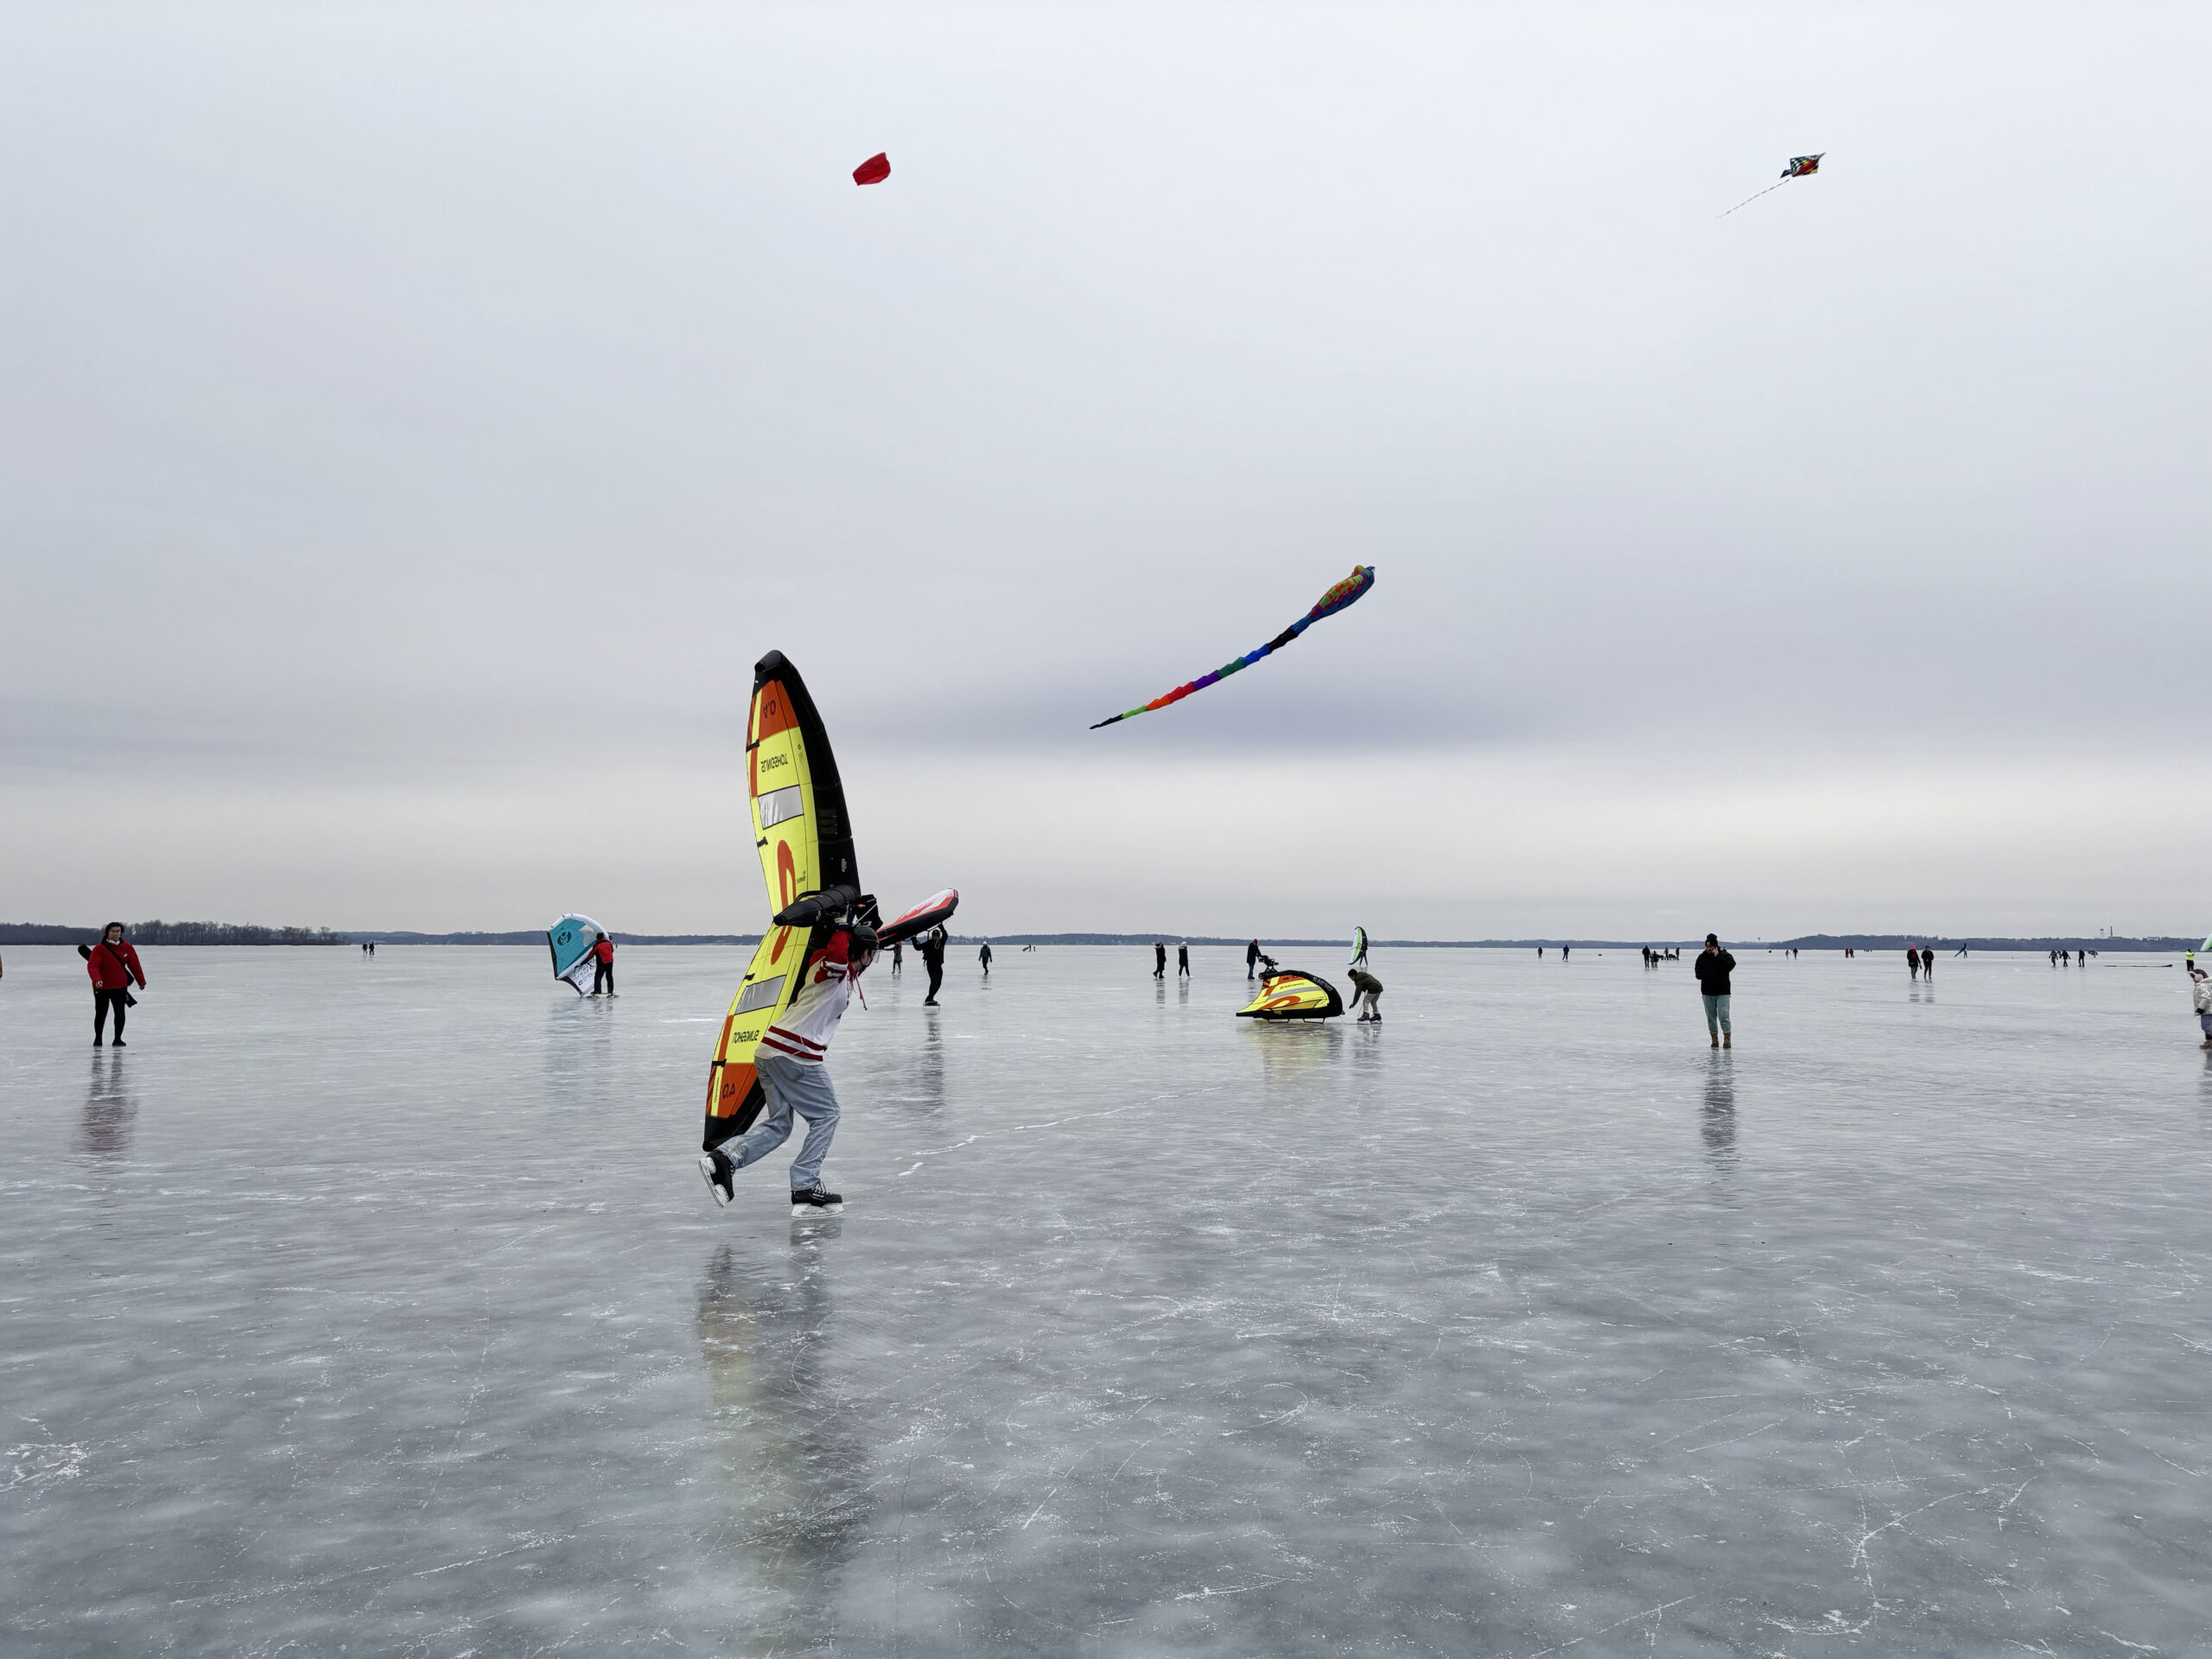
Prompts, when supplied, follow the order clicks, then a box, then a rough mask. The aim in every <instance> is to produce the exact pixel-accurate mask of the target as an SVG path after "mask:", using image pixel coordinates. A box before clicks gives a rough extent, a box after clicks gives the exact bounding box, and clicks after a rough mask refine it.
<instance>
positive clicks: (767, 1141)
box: [699, 921, 876, 1216]
mask: <svg viewBox="0 0 2212 1659" xmlns="http://www.w3.org/2000/svg"><path fill="white" fill-rule="evenodd" d="M875 952H876V938H875V930H874V928H873V927H871V926H869V925H868V924H867V923H866V922H861V921H853V922H844V923H840V924H838V925H836V926H834V927H832V928H831V929H830V930H829V937H828V938H827V939H826V940H824V941H823V944H822V946H821V948H820V949H819V950H817V952H816V953H815V955H814V957H812V958H811V959H810V961H809V962H808V963H807V964H806V970H805V975H804V980H803V982H802V984H801V987H800V989H799V992H798V995H796V996H794V997H793V998H792V999H791V1007H788V1008H786V1009H785V1010H784V1016H783V1018H782V1019H780V1020H777V1021H776V1023H775V1024H774V1025H772V1026H771V1027H768V1029H767V1030H766V1031H765V1032H763V1033H760V1047H759V1048H758V1049H757V1050H756V1051H755V1052H754V1054H753V1067H754V1069H755V1071H758V1072H759V1074H760V1086H761V1088H762V1089H763V1090H766V1093H767V1096H768V1106H767V1109H766V1111H764V1112H762V1113H761V1114H760V1122H757V1123H755V1124H754V1125H753V1127H752V1128H751V1129H749V1130H747V1132H746V1133H745V1134H743V1135H739V1136H737V1137H736V1138H735V1139H734V1140H732V1141H728V1143H727V1147H728V1150H725V1149H724V1147H715V1149H714V1150H713V1151H712V1152H709V1153H704V1154H701V1156H700V1159H699V1170H700V1173H702V1174H703V1175H704V1176H705V1177H706V1178H707V1185H709V1186H710V1187H712V1188H713V1189H714V1192H715V1203H716V1204H728V1202H729V1201H730V1199H731V1198H733V1197H734V1196H735V1194H734V1188H733V1186H732V1185H731V1180H730V1178H731V1177H732V1176H733V1175H734V1174H736V1173H737V1172H738V1171H739V1170H741V1169H743V1168H744V1167H745V1166H747V1164H755V1163H758V1162H760V1160H761V1159H763V1158H766V1156H767V1155H768V1154H770V1153H772V1152H773V1151H774V1150H775V1149H776V1148H777V1147H780V1146H782V1145H783V1144H784V1142H785V1141H788V1140H789V1139H790V1138H791V1119H792V1118H793V1117H794V1116H798V1117H803V1118H804V1119H805V1120H806V1141H805V1144H804V1145H803V1146H802V1147H800V1148H799V1153H798V1157H796V1158H794V1159H793V1160H791V1213H792V1214H793V1215H794V1216H799V1215H805V1214H811V1213H821V1214H829V1215H834V1214H836V1212H837V1211H841V1210H842V1209H843V1208H844V1207H845V1200H844V1199H843V1198H842V1196H840V1195H839V1194H837V1193H835V1192H829V1191H827V1190H826V1189H824V1188H823V1185H822V1160H823V1159H825V1158H827V1157H828V1156H829V1142H830V1141H832V1140H833V1139H835V1138H836V1133H837V1095H836V1090H833V1089H832V1088H830V1086H829V1072H828V1071H826V1070H825V1069H824V1068H823V1064H822V1063H823V1060H825V1059H827V1058H829V1039H831V1038H833V1037H835V1036H836V1034H837V1022H838V1021H839V1020H842V1019H843V1018H844V1017H845V1010H846V1008H847V1007H849V1006H850V1005H851V1002H852V1000H853V984H854V982H855V981H856V980H858V979H859V978H860V976H861V975H862V974H864V973H866V972H867V971H868V964H869V963H872V962H874V960H875Z"/></svg>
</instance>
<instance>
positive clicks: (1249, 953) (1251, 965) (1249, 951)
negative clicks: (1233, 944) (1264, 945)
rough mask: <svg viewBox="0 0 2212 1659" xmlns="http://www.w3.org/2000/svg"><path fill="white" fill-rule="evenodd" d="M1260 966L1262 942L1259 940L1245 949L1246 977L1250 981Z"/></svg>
mask: <svg viewBox="0 0 2212 1659" xmlns="http://www.w3.org/2000/svg"><path fill="white" fill-rule="evenodd" d="M1259 964H1260V942H1259V941H1258V940H1257V939H1255V940H1253V941H1252V943H1251V944H1248V945H1246V946H1245V947H1244V977H1245V978H1247V979H1249V978H1251V977H1252V976H1253V974H1254V972H1255V970H1256V969H1258V967H1259Z"/></svg>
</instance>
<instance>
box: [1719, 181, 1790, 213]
mask: <svg viewBox="0 0 2212 1659" xmlns="http://www.w3.org/2000/svg"><path fill="white" fill-rule="evenodd" d="M1787 183H1789V180H1788V179H1787V178H1781V179H1777V180H1776V181H1774V182H1773V183H1772V184H1770V185H1769V186H1767V188H1765V189H1764V190H1761V191H1758V193H1756V194H1752V195H1748V196H1745V198H1744V199H1743V200H1741V201H1739V202H1738V203H1737V204H1736V207H1750V206H1751V204H1752V203H1753V202H1755V201H1757V200H1758V199H1759V197H1760V196H1764V195H1768V194H1771V193H1773V192H1774V191H1777V190H1779V189H1781V188H1782V187H1783V185H1785V184H1787ZM1736 207H1731V208H1730V209H1729V210H1728V213H1734V212H1735V211H1736ZM1728 213H1715V214H1714V215H1713V217H1714V218H1715V219H1726V218H1727V217H1728Z"/></svg>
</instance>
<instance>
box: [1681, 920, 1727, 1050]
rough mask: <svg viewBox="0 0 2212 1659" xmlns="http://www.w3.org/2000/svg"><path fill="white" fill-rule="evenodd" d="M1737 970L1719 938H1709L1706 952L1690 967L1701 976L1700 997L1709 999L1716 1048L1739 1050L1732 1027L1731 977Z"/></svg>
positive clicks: (1707, 1012) (1710, 1031)
mask: <svg viewBox="0 0 2212 1659" xmlns="http://www.w3.org/2000/svg"><path fill="white" fill-rule="evenodd" d="M1735 969H1736V958H1735V957H1732V956H1730V955H1729V954H1728V953H1727V952H1726V950H1722V949H1721V948H1720V940H1719V937H1718V936H1717V935H1715V934H1712V933H1708V934H1707V935H1706V936H1705V950H1703V951H1702V952H1701V953H1700V955H1699V957H1698V959H1697V960H1696V961H1695V962H1694V963H1691V964H1690V971H1691V972H1692V973H1694V974H1695V975H1696V976H1697V988H1698V992H1699V995H1701V996H1703V997H1704V998H1705V1029H1706V1032H1707V1034H1708V1035H1709V1036H1711V1038H1712V1039H1713V1046H1714V1047H1715V1048H1733V1047H1735V1046H1736V1033H1735V1031H1734V1029H1733V1028H1732V1027H1730V1025H1729V1023H1728V976H1729V975H1730V974H1732V973H1733V972H1734V971H1735Z"/></svg>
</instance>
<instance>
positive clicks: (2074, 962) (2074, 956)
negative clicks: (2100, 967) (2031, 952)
mask: <svg viewBox="0 0 2212 1659" xmlns="http://www.w3.org/2000/svg"><path fill="white" fill-rule="evenodd" d="M2094 954H2095V953H2094V952H2093V951H2089V950H2073V951H2069V950H2057V949H2054V950H2052V951H2051V953H2050V965H2051V966H2052V967H2054V968H2065V967H2069V966H2073V967H2080V968H2086V967H2088V965H2089V958H2090V957H2091V956H2093V955H2094ZM2191 971H2194V969H2192V970H2191Z"/></svg>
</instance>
